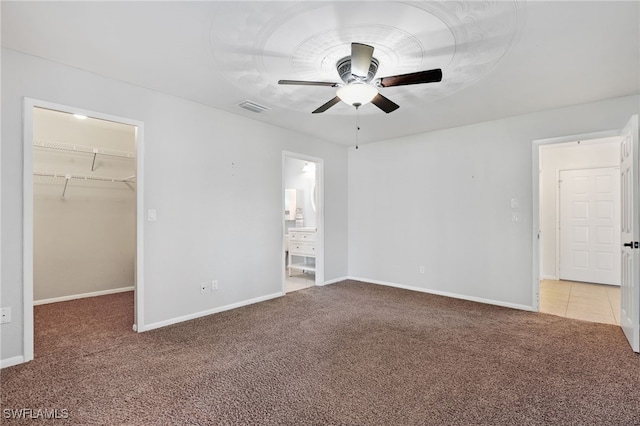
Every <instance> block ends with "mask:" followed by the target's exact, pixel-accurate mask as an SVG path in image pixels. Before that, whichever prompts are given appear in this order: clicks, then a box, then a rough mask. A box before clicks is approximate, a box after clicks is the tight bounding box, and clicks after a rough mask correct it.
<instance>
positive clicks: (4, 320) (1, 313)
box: [0, 308, 11, 324]
mask: <svg viewBox="0 0 640 426" xmlns="http://www.w3.org/2000/svg"><path fill="white" fill-rule="evenodd" d="M10 322H11V308H2V309H0V324H8V323H10Z"/></svg>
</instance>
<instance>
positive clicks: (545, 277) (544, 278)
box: [542, 275, 558, 281]
mask: <svg viewBox="0 0 640 426" xmlns="http://www.w3.org/2000/svg"><path fill="white" fill-rule="evenodd" d="M542 279H543V280H551V281H558V277H556V276H555V275H543V276H542Z"/></svg>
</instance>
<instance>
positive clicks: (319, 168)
mask: <svg viewBox="0 0 640 426" xmlns="http://www.w3.org/2000/svg"><path fill="white" fill-rule="evenodd" d="M288 158H289V159H295V160H302V161H309V162H312V163H315V165H316V177H315V181H316V182H315V183H316V197H317V198H316V253H317V254H316V274H315V275H316V279H315V285H324V284H325V282H324V160H323V159H322V158H319V157H313V156H310V155H306V154H299V153H295V152H290V151H282V176H281V184H280V187H281V188H280V198H281V199H280V210H281V212H280V235H281V238H280V240H281V241H282V245H281V249H280V252H281V253H282V255H281V266H280V274H281V282H282V294H285V293H286V289H285V281H286V279H287V273H286V270H285V265H286V255H285V250H284V249H285V247H284V231H285V229H286V224H285V219H284V213H283V212H284V210H283V208H284V190H285V189H286V188H285V162H286V160H287V159H288Z"/></svg>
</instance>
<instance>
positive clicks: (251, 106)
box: [238, 101, 271, 113]
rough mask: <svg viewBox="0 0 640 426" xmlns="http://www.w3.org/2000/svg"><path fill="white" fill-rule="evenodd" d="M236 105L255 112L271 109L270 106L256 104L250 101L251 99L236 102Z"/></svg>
mask: <svg viewBox="0 0 640 426" xmlns="http://www.w3.org/2000/svg"><path fill="white" fill-rule="evenodd" d="M238 106H239V107H240V108H244V109H246V110H248V111H252V112H257V113H260V112H265V111H268V110H270V109H271V108H268V107H266V106H263V105H260V104H257V103H255V102H251V101H244V102H241V103H239V104H238Z"/></svg>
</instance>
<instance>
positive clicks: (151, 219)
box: [147, 209, 156, 222]
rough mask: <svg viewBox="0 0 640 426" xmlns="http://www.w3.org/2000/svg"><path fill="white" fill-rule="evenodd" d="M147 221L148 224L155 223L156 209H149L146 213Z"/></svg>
mask: <svg viewBox="0 0 640 426" xmlns="http://www.w3.org/2000/svg"><path fill="white" fill-rule="evenodd" d="M147 220H148V221H149V222H155V221H156V209H149V211H148V212H147Z"/></svg>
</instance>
